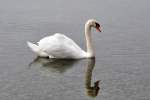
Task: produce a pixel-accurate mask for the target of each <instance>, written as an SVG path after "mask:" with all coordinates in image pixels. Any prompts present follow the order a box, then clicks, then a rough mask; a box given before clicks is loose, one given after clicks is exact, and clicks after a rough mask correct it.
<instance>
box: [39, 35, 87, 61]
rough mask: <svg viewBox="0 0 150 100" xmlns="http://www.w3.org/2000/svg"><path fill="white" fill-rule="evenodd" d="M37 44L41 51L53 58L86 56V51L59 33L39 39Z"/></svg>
mask: <svg viewBox="0 0 150 100" xmlns="http://www.w3.org/2000/svg"><path fill="white" fill-rule="evenodd" d="M38 45H39V47H40V49H41V51H43V52H45V53H47V54H48V55H49V57H53V58H84V57H85V56H86V52H85V51H83V50H82V49H81V48H80V47H79V46H78V45H77V44H76V43H75V42H74V41H73V40H72V39H70V38H68V37H67V36H65V35H63V34H60V33H56V34H54V35H52V36H48V37H45V38H43V39H41V40H40V41H39V42H38Z"/></svg>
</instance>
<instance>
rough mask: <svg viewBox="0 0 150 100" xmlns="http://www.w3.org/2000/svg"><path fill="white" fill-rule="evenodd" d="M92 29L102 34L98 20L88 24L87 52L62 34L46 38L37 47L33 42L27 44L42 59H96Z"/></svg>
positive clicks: (86, 33) (86, 25)
mask: <svg viewBox="0 0 150 100" xmlns="http://www.w3.org/2000/svg"><path fill="white" fill-rule="evenodd" d="M92 27H94V28H96V29H97V30H98V31H99V32H101V30H100V24H99V23H98V22H97V21H96V20H94V19H90V20H88V21H87V22H86V24H85V38H86V46H87V52H85V51H84V50H82V49H81V48H80V47H79V46H78V45H77V44H76V43H75V42H74V41H73V40H72V39H70V38H69V37H67V36H65V35H63V34H60V33H55V34H54V35H52V36H48V37H44V38H43V39H41V40H40V41H39V42H38V43H37V45H36V44H33V43H31V42H27V44H28V46H29V47H30V49H31V50H32V51H33V52H35V53H36V54H37V55H38V56H40V57H49V58H60V59H80V58H92V57H95V54H94V50H93V46H92V37H91V28H92Z"/></svg>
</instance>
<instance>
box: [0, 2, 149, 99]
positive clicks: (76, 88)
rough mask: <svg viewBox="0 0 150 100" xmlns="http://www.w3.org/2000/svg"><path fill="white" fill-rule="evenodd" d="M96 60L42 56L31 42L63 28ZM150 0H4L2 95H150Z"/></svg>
mask: <svg viewBox="0 0 150 100" xmlns="http://www.w3.org/2000/svg"><path fill="white" fill-rule="evenodd" d="M90 18H95V19H97V20H98V21H99V22H100V23H101V25H102V33H98V32H96V31H95V30H92V32H93V42H94V45H95V52H96V59H95V60H94V59H83V60H57V59H53V60H50V59H43V58H36V55H35V54H34V53H33V52H31V51H30V49H29V48H28V47H27V45H26V41H32V42H37V41H38V40H39V39H41V38H42V37H44V36H47V35H52V34H53V33H56V32H61V33H63V34H65V35H67V36H68V37H70V38H72V39H73V40H75V41H76V43H77V44H79V45H80V46H81V47H82V48H83V49H85V41H84V23H85V22H86V20H88V19H90ZM149 18H150V1H149V0H115V1H112V0H53V1H52V0H11V1H10V0H5V1H4V0H0V100H93V99H95V100H150V20H149Z"/></svg>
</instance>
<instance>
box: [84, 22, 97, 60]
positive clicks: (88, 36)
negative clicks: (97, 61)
mask: <svg viewBox="0 0 150 100" xmlns="http://www.w3.org/2000/svg"><path fill="white" fill-rule="evenodd" d="M85 38H86V47H87V57H90V58H91V57H95V54H94V48H93V45H92V36H91V26H90V25H88V24H85Z"/></svg>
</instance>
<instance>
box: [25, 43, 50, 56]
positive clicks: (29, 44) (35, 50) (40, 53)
mask: <svg viewBox="0 0 150 100" xmlns="http://www.w3.org/2000/svg"><path fill="white" fill-rule="evenodd" d="M27 45H28V46H29V48H30V49H31V50H32V51H33V52H35V53H36V54H37V55H38V56H41V57H48V54H47V53H45V52H44V51H41V49H40V47H39V46H38V45H36V44H33V43H31V42H29V41H28V42H27Z"/></svg>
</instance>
